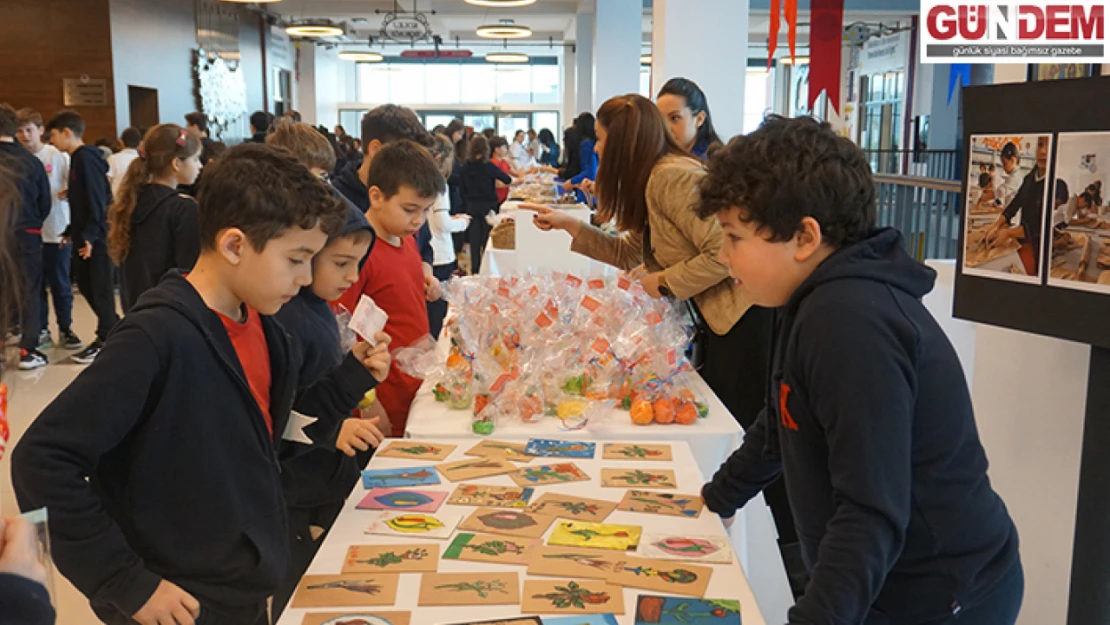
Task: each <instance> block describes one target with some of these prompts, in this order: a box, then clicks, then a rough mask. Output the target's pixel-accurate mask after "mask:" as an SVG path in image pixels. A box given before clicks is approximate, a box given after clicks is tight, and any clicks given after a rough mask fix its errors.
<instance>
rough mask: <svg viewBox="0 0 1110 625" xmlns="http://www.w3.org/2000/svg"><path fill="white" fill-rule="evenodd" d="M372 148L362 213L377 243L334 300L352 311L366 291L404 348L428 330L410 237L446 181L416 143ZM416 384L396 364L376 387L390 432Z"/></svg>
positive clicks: (398, 426) (398, 430)
mask: <svg viewBox="0 0 1110 625" xmlns="http://www.w3.org/2000/svg"><path fill="white" fill-rule="evenodd" d="M376 151H377V155H376V156H375V157H374V162H373V164H372V166H371V167H370V177H369V178H368V180H367V182H368V183H369V185H370V191H369V193H368V196H369V198H370V210H369V211H368V212H367V214H366V217H367V219H368V220H369V221H370V225H371V226H372V227H373V228H374V231H375V232H377V233H378V242H377V244H375V245H374V249H373V250H372V251H371V252H370V259H369V261H368V262H367V263H366V264H365V265H364V266H363V267H362V271H361V272H360V273H359V278H358V282H356V283H355V284H354V286H352V287H351V288H350V289H349V290H348V291H347V293H346V294H345V295H343V297H342V298H340V300H339V301H340V303H341V304H342V305H343V306H345V307H346V308H347V309H348V310H354V309H355V306H357V305H358V300H359V298H360V297H361V296H362V294H364V293H365V294H366V295H369V296H370V297H371V298H372V299H373V300H374V302H375V303H377V305H378V306H380V307H381V308H382V310H384V311H385V312H386V313H388V314H389V321H388V322H387V323H386V326H385V333H386V334H388V335H389V336H391V337H392V338H393V344H392V345H393V347H394V348H401V347H408V346H410V345H412V344H414V343H416V342H417V341H418V340H420V339H421V338H423V337H424V336H426V335H427V334H428V310H427V306H426V304H425V302H426V299H425V293H426V283H425V275H424V271H423V268H422V266H421V265H422V264H423V263H422V261H421V258H420V253H419V252H418V251H417V245H416V240H415V239H414V238H413V235H414V234H416V232H417V231H419V230H420V228H421V227H422V226H424V224H425V222H426V221H427V218H428V211H430V210H431V208H432V206H433V205H435V203H436V199H437V198H438V197H439V194H440V193H443V192H444V191H445V190H446V189H447V183H446V181H444V179H443V174H441V173H440V171H439V167H437V166H436V163H435V160H433V159H432V155H431V153H430V152H428V150H426V149H425V148H424V147H423V146H421V145H418V144H416V143H413V142H412V141H396V142H393V143H390V144H388V145H385V146H383V147H381V148H380V149H377V150H376ZM433 280H434V278H433ZM419 388H420V380H418V379H416V378H413V377H411V376H408V375H406V374H404V373H402V372H401V371H400V370H399V369H398V368H397V367H396V366H394V367H393V368H392V369H391V370H390V372H389V377H388V378H387V379H386V380H385V381H384V382H383V383H382V384H381V385H380V386H379V387H378V388H377V395H378V401H379V402H381V404H382V407H384V408H385V411H386V414H388V415H389V421H390V424H391V426H392V432H393V435H394V436H402V435H403V434H404V431H405V424H406V423H407V421H408V414H409V407H410V406H411V405H412V400H413V398H414V397H415V396H416V391H417V389H419Z"/></svg>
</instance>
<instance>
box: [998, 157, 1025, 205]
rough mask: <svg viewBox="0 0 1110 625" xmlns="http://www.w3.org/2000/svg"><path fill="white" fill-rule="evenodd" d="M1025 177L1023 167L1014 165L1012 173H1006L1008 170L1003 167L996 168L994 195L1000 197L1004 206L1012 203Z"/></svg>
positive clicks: (999, 200) (1000, 202) (999, 199)
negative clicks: (1022, 171)
mask: <svg viewBox="0 0 1110 625" xmlns="http://www.w3.org/2000/svg"><path fill="white" fill-rule="evenodd" d="M1024 179H1025V175H1024V174H1022V173H1021V167H1014V171H1012V172H1011V173H1006V170H1005V169H1002V168H1001V167H999V168H997V169H995V170H994V197H995V198H997V199H998V202H999V204H1001V205H1002V208H1006V207H1007V206H1009V205H1010V202H1012V201H1013V199H1014V196H1015V195H1017V192H1018V189H1020V188H1021V182H1022V180H1024Z"/></svg>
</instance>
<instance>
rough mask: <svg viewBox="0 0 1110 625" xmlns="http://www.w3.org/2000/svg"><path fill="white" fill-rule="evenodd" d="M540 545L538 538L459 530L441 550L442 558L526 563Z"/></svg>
mask: <svg viewBox="0 0 1110 625" xmlns="http://www.w3.org/2000/svg"><path fill="white" fill-rule="evenodd" d="M542 545H543V541H541V540H540V539H538V538H517V537H516V536H497V535H494V534H471V533H466V532H460V533H459V534H458V536H455V539H454V540H453V541H451V545H450V546H448V547H447V550H446V551H444V552H443V559H444V560H466V561H469V562H496V563H497V564H518V565H521V564H528V560H529V559H530V558H531V557H532V554H533V553H535V551H536V550H537V549H539V548H540V547H541V546H542Z"/></svg>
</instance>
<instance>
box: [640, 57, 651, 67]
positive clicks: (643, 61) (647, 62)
mask: <svg viewBox="0 0 1110 625" xmlns="http://www.w3.org/2000/svg"><path fill="white" fill-rule="evenodd" d="M640 65H651V55H650V54H644V55H642V56H640Z"/></svg>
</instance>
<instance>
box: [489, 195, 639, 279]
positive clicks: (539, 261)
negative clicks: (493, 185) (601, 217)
mask: <svg viewBox="0 0 1110 625" xmlns="http://www.w3.org/2000/svg"><path fill="white" fill-rule="evenodd" d="M519 204H520V203H519V202H505V203H504V204H502V205H501V215H502V216H506V217H513V219H515V220H516V249H515V250H497V249H494V248H493V244H492V243H490V244H489V245H486V251H485V254H484V255H483V256H482V270H481V272H480V273H481V275H483V276H500V275H508V274H513V273H521V272H525V271H536V272H543V271H561V272H569V273H574V274H576V275H580V276H582V277H586V276H600V275H608V274H611V273H616V271H617V270H616V268H614V267H611V266H609V265H606V264H605V263H599V262H597V261H596V260H593V259H591V258H588V257H586V256H582V255H581V254H577V253H575V252H572V251H570V244H571V237H570V235H569V234H567V233H566V232H563V231H561V230H553V231H550V232H544V231H542V230H540V229H539V228H537V227H536V225H535V224H533V223H532V213H531V212H530V211H518V209H517V206H518V205H519ZM560 210H562V211H563V212H565V213H567V214H568V215H573V216H574V217H576V218H578V219H580V220H582V221H585V222H587V223H588V222H589V220H590V211H589V210H588V209H585V208H569V209H560ZM518 212H519V214H518Z"/></svg>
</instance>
